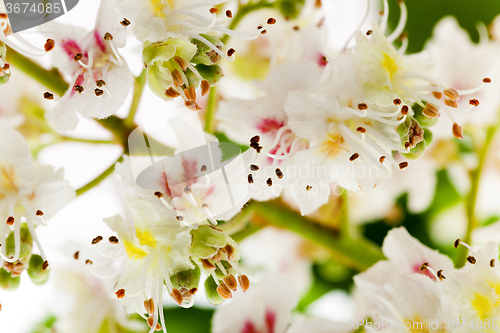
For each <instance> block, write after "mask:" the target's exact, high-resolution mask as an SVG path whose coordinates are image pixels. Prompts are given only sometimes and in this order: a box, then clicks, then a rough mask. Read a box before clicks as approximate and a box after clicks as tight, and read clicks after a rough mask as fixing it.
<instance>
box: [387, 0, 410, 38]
mask: <svg viewBox="0 0 500 333" xmlns="http://www.w3.org/2000/svg"><path fill="white" fill-rule="evenodd" d="M399 8H400V9H401V16H400V17H399V22H398V25H397V26H396V29H394V31H393V32H392V33H391V34H390V35H389V37H387V40H388V41H389V43H391V44H392V43H393V42H394V41H395V40H396V39H398V38H399V36H401V34H402V33H403V31H404V29H405V26H406V20H407V19H408V11H407V9H406V4H405V2H404V1H400V2H399Z"/></svg>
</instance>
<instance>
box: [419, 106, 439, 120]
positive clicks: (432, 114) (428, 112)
mask: <svg viewBox="0 0 500 333" xmlns="http://www.w3.org/2000/svg"><path fill="white" fill-rule="evenodd" d="M422 113H423V114H424V116H426V117H429V118H437V117H439V116H440V115H441V114H440V113H439V110H438V108H437V107H435V106H434V105H432V104H431V103H427V104H426V106H425V108H424V109H423V110H422Z"/></svg>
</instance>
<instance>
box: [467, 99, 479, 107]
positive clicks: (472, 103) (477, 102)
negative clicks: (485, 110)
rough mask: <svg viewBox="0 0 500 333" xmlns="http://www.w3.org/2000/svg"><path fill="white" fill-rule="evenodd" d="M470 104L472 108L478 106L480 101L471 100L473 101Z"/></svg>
mask: <svg viewBox="0 0 500 333" xmlns="http://www.w3.org/2000/svg"><path fill="white" fill-rule="evenodd" d="M469 104H470V105H472V106H478V105H479V101H478V100H477V99H471V100H469Z"/></svg>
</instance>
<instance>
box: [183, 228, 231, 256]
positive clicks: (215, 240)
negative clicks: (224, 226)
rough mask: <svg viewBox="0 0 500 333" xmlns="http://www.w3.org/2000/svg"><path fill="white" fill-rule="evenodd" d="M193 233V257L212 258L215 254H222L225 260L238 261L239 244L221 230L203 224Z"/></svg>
mask: <svg viewBox="0 0 500 333" xmlns="http://www.w3.org/2000/svg"><path fill="white" fill-rule="evenodd" d="M191 233H192V235H193V245H192V246H191V255H192V256H193V258H196V259H211V258H213V257H214V256H217V255H221V258H222V259H223V260H228V259H229V260H233V261H238V259H239V251H238V245H237V244H236V242H235V241H234V240H233V239H232V238H231V237H229V236H228V235H226V234H225V233H223V232H222V231H221V230H219V229H217V228H214V227H212V226H208V225H202V226H200V227H198V229H197V230H193V231H192V232H191ZM228 250H229V251H228ZM228 252H229V253H228Z"/></svg>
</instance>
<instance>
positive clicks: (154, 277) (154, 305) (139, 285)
mask: <svg viewBox="0 0 500 333" xmlns="http://www.w3.org/2000/svg"><path fill="white" fill-rule="evenodd" d="M127 206H128V208H129V211H130V214H129V215H130V219H127V218H124V217H122V216H120V215H116V216H113V217H110V218H107V219H105V220H104V221H105V222H106V224H107V225H108V226H109V227H110V228H111V229H112V230H113V231H115V232H117V233H118V236H119V242H120V244H121V245H117V246H123V248H124V250H125V253H126V256H127V258H126V261H125V265H124V267H123V273H122V274H121V276H120V279H119V281H118V283H117V285H116V286H115V290H116V295H117V297H118V298H124V299H125V304H126V306H127V312H129V313H134V312H136V313H139V314H141V315H142V316H143V317H144V315H143V314H144V313H146V312H147V313H148V314H149V318H146V317H145V318H146V319H148V323H149V325H150V326H151V327H158V326H159V323H160V322H161V327H162V328H163V329H164V330H165V321H164V318H163V309H162V304H163V284H164V283H165V284H166V286H167V291H168V293H169V294H172V293H174V292H175V291H174V287H173V286H172V282H171V280H170V276H171V275H175V274H177V273H179V272H183V271H186V270H190V269H193V268H195V266H194V265H193V263H192V262H191V261H190V259H189V249H190V247H191V241H192V239H191V234H190V229H189V228H181V227H179V226H178V222H177V220H176V219H175V214H174V212H173V211H169V210H168V209H166V208H165V207H162V206H161V205H157V204H155V203H154V202H152V201H151V200H148V199H146V198H138V197H129V198H128V199H127ZM186 301H187V302H188V303H190V304H191V305H192V299H191V298H190V299H188V300H186ZM158 314H159V316H160V318H158Z"/></svg>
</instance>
